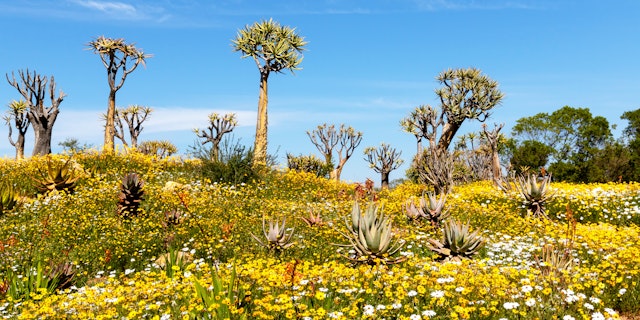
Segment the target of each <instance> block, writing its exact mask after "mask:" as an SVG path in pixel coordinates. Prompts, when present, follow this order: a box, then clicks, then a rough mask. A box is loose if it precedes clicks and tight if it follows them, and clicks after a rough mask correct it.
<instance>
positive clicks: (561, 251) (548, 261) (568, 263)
mask: <svg viewBox="0 0 640 320" xmlns="http://www.w3.org/2000/svg"><path fill="white" fill-rule="evenodd" d="M535 262H536V263H535V265H536V267H538V269H539V270H540V272H541V273H542V275H544V276H549V275H556V276H558V275H560V274H562V272H564V271H568V270H570V269H571V267H572V266H573V257H572V256H571V250H570V249H569V248H562V247H556V246H554V245H552V244H547V245H545V246H543V247H542V251H541V253H540V256H536V260H535Z"/></svg>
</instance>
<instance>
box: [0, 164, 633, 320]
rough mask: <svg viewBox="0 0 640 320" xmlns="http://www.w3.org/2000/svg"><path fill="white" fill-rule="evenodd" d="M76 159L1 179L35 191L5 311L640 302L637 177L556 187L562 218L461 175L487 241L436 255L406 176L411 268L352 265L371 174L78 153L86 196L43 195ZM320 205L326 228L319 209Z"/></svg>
mask: <svg viewBox="0 0 640 320" xmlns="http://www.w3.org/2000/svg"><path fill="white" fill-rule="evenodd" d="M61 158H62V157H59V156H54V157H53V159H52V160H47V158H32V159H29V160H25V161H21V162H15V161H13V160H2V161H0V178H1V179H2V182H3V183H6V184H11V185H13V187H14V188H15V189H16V190H18V191H19V193H20V194H21V196H22V199H21V201H20V202H21V203H20V204H19V205H18V206H17V207H16V208H14V209H12V210H5V212H4V213H3V214H2V216H0V315H1V316H4V317H8V318H25V319H30V318H45V317H46V318H79V319H87V318H122V317H125V318H129V319H138V318H143V319H175V318H180V319H189V318H191V319H195V318H213V319H224V318H231V319H325V318H339V319H380V318H387V319H459V318H460V319H467V318H472V319H501V318H508V319H533V318H538V319H555V318H559V319H574V318H575V319H582V318H585V319H606V318H613V319H616V318H618V317H619V315H620V314H621V313H633V312H637V310H638V307H637V305H638V304H640V301H639V300H640V287H639V285H638V282H639V280H640V275H639V272H640V245H638V237H639V233H640V228H639V227H638V225H639V224H640V185H639V184H636V183H632V184H597V185H595V184H594V185H572V184H563V183H552V185H551V187H552V188H553V189H554V191H555V197H554V198H553V199H552V200H551V201H550V202H549V204H548V207H547V214H548V215H549V216H550V217H551V220H549V221H542V220H539V219H533V218H530V217H528V215H527V212H526V209H525V208H524V206H523V203H522V199H521V198H520V196H519V195H518V194H516V193H513V194H505V193H503V192H501V191H499V190H498V189H496V188H495V187H494V186H493V185H491V184H490V183H488V182H480V183H474V184H469V185H465V186H458V187H456V188H454V191H453V193H452V194H450V195H449V196H448V197H447V201H446V210H448V212H449V213H450V214H451V217H450V218H449V219H451V220H460V221H463V222H468V224H469V225H470V226H471V229H472V230H478V232H479V233H480V234H481V235H482V237H483V238H484V240H485V242H486V244H485V246H484V248H483V249H482V250H480V253H479V254H478V255H476V256H475V257H474V258H473V259H463V260H462V261H460V262H442V261H440V260H441V259H440V256H439V255H438V254H436V253H435V252H433V251H432V250H430V249H429V245H430V242H429V239H437V240H441V238H442V237H443V235H442V230H441V229H440V228H436V227H433V226H431V224H430V223H428V222H426V221H412V220H409V219H408V218H407V217H406V215H405V209H404V207H405V204H406V202H407V200H409V199H414V200H416V199H418V197H420V196H421V195H422V194H423V192H424V191H425V190H427V188H426V187H425V186H420V185H415V184H411V183H404V184H402V185H399V186H398V187H396V188H394V189H393V190H391V191H383V192H378V193H376V194H375V198H376V204H377V205H378V206H379V208H380V209H379V210H380V211H381V212H383V213H384V214H385V215H387V216H388V217H389V219H390V220H389V221H390V222H391V224H392V230H393V242H394V243H396V242H397V243H398V244H402V248H401V249H400V250H399V252H398V253H396V254H395V255H394V256H393V258H398V257H405V258H404V259H402V260H404V261H403V262H400V263H398V264H390V265H387V264H384V263H382V262H384V261H383V260H384V259H378V260H376V261H377V262H379V263H377V264H376V263H369V264H363V263H356V262H353V261H351V260H350V259H349V257H353V254H354V251H353V248H351V247H350V242H349V240H348V239H347V237H346V236H347V234H348V233H349V231H348V229H347V225H348V224H349V223H351V217H350V216H351V212H352V208H353V204H354V199H357V198H360V200H359V203H360V206H361V207H363V208H364V207H366V203H367V200H365V199H364V198H369V196H367V195H363V194H361V193H360V192H357V191H356V187H355V186H354V185H350V184H344V183H337V182H334V181H329V180H326V179H323V178H317V177H316V176H315V175H311V174H306V173H297V172H270V173H266V174H264V175H263V176H262V178H261V180H260V181H257V182H253V183H248V184H240V185H229V184H224V183H217V182H212V181H210V180H209V179H208V178H207V177H206V176H205V175H206V174H205V173H203V172H204V171H202V170H200V169H199V166H200V164H199V163H198V162H197V161H186V162H183V161H178V160H157V159H151V158H148V157H144V156H141V155H127V156H108V155H76V156H74V158H73V160H72V161H73V162H72V163H73V166H71V165H70V166H69V167H70V168H71V169H70V170H73V171H74V172H75V174H77V175H79V176H80V178H79V179H78V181H77V183H76V186H75V188H74V190H73V192H72V193H71V192H51V193H47V194H38V192H37V189H36V184H35V183H34V182H33V178H38V177H40V176H41V174H42V173H43V172H44V171H45V170H47V169H46V168H47V162H48V161H61V160H62V159H61ZM53 163H54V164H56V165H58V164H60V162H53ZM131 172H135V173H137V174H139V176H140V177H141V179H142V180H143V181H144V183H145V184H144V187H143V190H144V198H143V200H142V201H141V203H140V211H139V212H138V213H137V215H133V216H123V215H121V214H118V196H119V192H120V189H121V184H122V179H123V177H124V176H125V175H127V174H128V173H131ZM311 214H313V215H314V216H317V215H319V216H320V217H321V219H322V222H321V223H318V224H314V225H310V224H308V223H306V222H305V221H304V220H303V219H302V218H303V217H309V216H310V215H311ZM283 218H285V219H286V230H285V233H286V234H287V235H288V234H290V233H293V235H292V238H291V240H292V243H293V245H291V246H290V247H289V248H287V249H283V250H270V249H268V248H265V247H263V246H261V245H260V243H259V242H258V241H256V240H255V239H254V236H255V237H256V238H258V239H260V240H261V241H262V242H263V243H264V242H266V239H265V236H264V234H263V221H265V222H266V226H267V227H268V223H269V221H271V220H278V221H280V222H282V219H283ZM267 231H268V230H267ZM252 235H253V236H252ZM544 247H546V248H547V249H545V251H543V248H544ZM164 257H169V258H168V259H164ZM562 259H565V262H566V263H564V264H562V263H561V262H562V261H558V260H562ZM166 260H169V261H166ZM165 265H166V266H165ZM561 265H562V266H561Z"/></svg>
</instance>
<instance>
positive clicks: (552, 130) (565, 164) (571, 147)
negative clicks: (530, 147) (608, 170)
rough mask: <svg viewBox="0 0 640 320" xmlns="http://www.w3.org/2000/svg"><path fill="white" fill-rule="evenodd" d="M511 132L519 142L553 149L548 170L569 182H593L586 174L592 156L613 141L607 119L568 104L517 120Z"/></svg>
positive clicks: (591, 168) (592, 160)
mask: <svg viewBox="0 0 640 320" xmlns="http://www.w3.org/2000/svg"><path fill="white" fill-rule="evenodd" d="M512 134H513V136H514V137H515V138H516V139H517V140H519V141H526V140H532V141H544V143H545V144H546V145H547V146H548V147H549V148H551V150H553V152H552V153H551V155H550V157H551V165H550V166H549V171H551V172H552V173H553V176H554V178H555V179H557V180H564V181H572V182H596V181H591V180H590V179H592V178H593V176H592V175H590V173H589V171H591V170H594V165H595V162H594V159H595V156H596V154H597V153H598V152H599V150H601V149H603V148H604V147H605V146H607V145H608V144H610V143H612V140H613V136H612V134H611V130H610V128H609V122H608V121H607V119H605V118H604V117H601V116H595V117H594V116H593V115H592V114H591V112H590V111H589V109H588V108H573V107H569V106H564V107H562V108H560V109H558V110H556V111H554V112H552V113H551V114H548V113H538V114H536V115H534V116H532V117H525V118H521V119H518V121H517V122H516V125H515V126H514V127H513V129H512ZM544 151H546V150H544ZM589 177H592V178H589Z"/></svg>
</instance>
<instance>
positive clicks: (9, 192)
mask: <svg viewBox="0 0 640 320" xmlns="http://www.w3.org/2000/svg"><path fill="white" fill-rule="evenodd" d="M17 204H18V194H17V192H16V191H15V189H14V188H13V186H12V185H10V184H8V183H4V184H2V185H0V214H3V213H5V212H7V211H10V210H12V209H13V208H14V207H15V206H16V205H17Z"/></svg>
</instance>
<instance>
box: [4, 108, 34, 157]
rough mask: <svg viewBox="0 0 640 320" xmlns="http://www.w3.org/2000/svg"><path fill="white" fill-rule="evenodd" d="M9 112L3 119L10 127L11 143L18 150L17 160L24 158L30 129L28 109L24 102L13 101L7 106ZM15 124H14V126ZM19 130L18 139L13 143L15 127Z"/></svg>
mask: <svg viewBox="0 0 640 320" xmlns="http://www.w3.org/2000/svg"><path fill="white" fill-rule="evenodd" d="M7 107H8V108H9V110H8V111H7V115H6V116H4V117H3V119H4V120H5V121H6V123H7V126H8V127H9V143H11V145H12V146H14V147H15V148H16V159H23V158H24V136H25V134H26V133H27V129H28V128H29V118H28V111H29V109H28V107H27V102H26V101H24V100H19V101H16V100H13V101H12V102H11V103H9V105H8V106H7ZM12 122H13V124H12ZM14 125H15V127H16V130H18V137H17V138H16V141H13V138H12V136H13V126H14Z"/></svg>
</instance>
